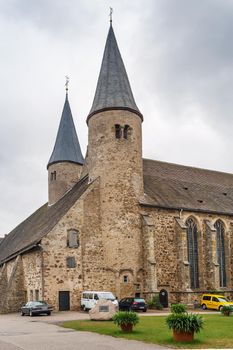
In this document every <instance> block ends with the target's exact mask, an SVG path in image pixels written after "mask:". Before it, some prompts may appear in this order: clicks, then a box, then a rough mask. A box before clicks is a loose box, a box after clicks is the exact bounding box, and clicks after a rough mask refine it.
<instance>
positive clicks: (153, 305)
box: [148, 295, 163, 310]
mask: <svg viewBox="0 0 233 350" xmlns="http://www.w3.org/2000/svg"><path fill="white" fill-rule="evenodd" d="M148 306H149V308H150V309H156V310H162V309H163V305H162V304H161V303H160V301H159V296H158V295H155V296H154V297H153V298H152V299H151V300H150V301H149V302H148Z"/></svg>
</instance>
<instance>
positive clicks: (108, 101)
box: [87, 25, 143, 122]
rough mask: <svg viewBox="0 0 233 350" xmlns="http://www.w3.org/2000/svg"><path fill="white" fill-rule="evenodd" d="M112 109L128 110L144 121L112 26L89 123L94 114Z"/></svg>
mask: <svg viewBox="0 0 233 350" xmlns="http://www.w3.org/2000/svg"><path fill="white" fill-rule="evenodd" d="M112 109H126V110H129V111H132V112H134V113H136V114H138V115H139V116H140V118H141V119H143V116H142V114H141V112H140V111H139V109H138V107H137V105H136V103H135V100H134V97H133V93H132V90H131V87H130V83H129V79H128V76H127V73H126V70H125V66H124V63H123V60H122V58H121V54H120V51H119V48H118V45H117V41H116V37H115V34H114V31H113V27H112V25H110V28H109V32H108V37H107V41H106V45H105V49H104V56H103V60H102V64H101V69H100V74H99V79H98V83H97V88H96V92H95V97H94V101H93V105H92V107H91V110H90V113H89V115H88V117H87V122H88V120H89V118H90V117H91V116H93V115H94V114H96V113H98V112H101V111H105V110H112Z"/></svg>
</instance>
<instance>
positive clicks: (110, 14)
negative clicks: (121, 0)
mask: <svg viewBox="0 0 233 350" xmlns="http://www.w3.org/2000/svg"><path fill="white" fill-rule="evenodd" d="M109 8H110V13H109V17H110V23H111V24H112V13H113V8H112V7H109Z"/></svg>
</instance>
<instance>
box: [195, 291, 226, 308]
mask: <svg viewBox="0 0 233 350" xmlns="http://www.w3.org/2000/svg"><path fill="white" fill-rule="evenodd" d="M225 305H228V306H232V307H233V301H229V300H227V298H226V297H224V295H219V294H203V295H202V297H201V307H202V309H203V310H205V309H214V310H221V308H222V307H223V306H225Z"/></svg>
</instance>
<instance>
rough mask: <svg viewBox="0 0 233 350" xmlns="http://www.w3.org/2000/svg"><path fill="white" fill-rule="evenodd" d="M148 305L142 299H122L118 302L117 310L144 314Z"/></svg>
mask: <svg viewBox="0 0 233 350" xmlns="http://www.w3.org/2000/svg"><path fill="white" fill-rule="evenodd" d="M147 308H148V305H147V304H146V302H145V300H144V299H142V298H124V299H121V300H120V301H119V310H122V311H139V310H141V311H143V312H146V311H147Z"/></svg>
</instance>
